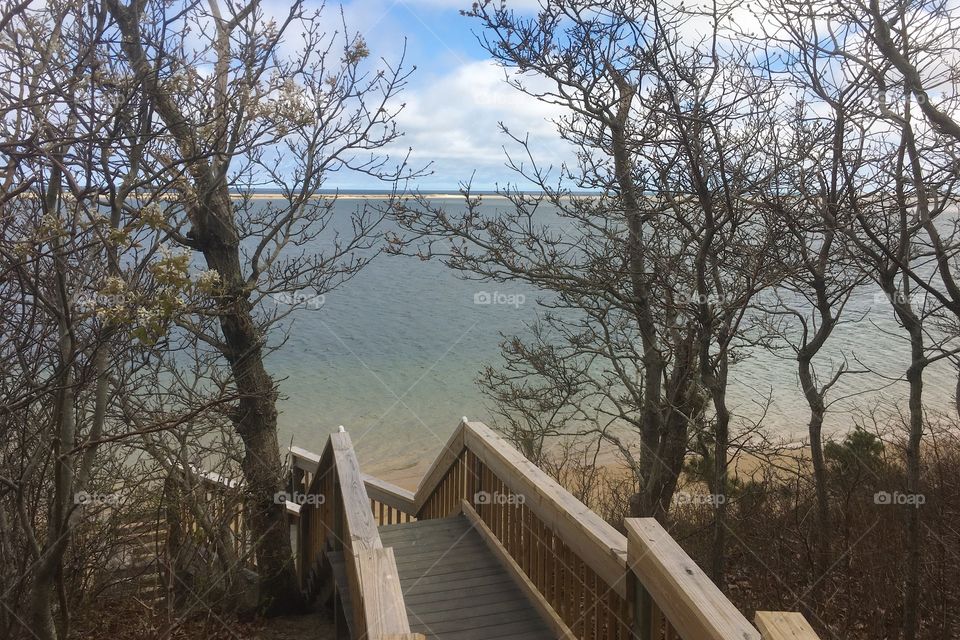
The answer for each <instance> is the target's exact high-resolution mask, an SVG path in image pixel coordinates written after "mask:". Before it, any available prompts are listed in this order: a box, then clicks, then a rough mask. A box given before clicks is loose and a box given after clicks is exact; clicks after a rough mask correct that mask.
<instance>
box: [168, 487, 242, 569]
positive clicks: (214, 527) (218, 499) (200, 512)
mask: <svg viewBox="0 0 960 640" xmlns="http://www.w3.org/2000/svg"><path fill="white" fill-rule="evenodd" d="M241 489H242V487H241V483H240V481H238V480H235V479H231V478H227V477H225V476H223V475H221V474H219V473H215V472H212V471H202V470H199V469H184V468H179V469H175V470H174V471H172V472H171V474H170V477H169V478H168V488H167V490H168V491H175V492H177V493H178V494H179V495H177V496H173V495H171V496H168V500H167V522H168V527H169V528H170V532H169V533H170V536H169V540H170V542H169V544H170V545H171V546H172V547H176V548H179V547H180V546H181V545H182V544H183V543H184V542H185V540H184V536H188V537H190V538H192V539H193V540H194V541H195V542H196V543H197V544H198V545H200V546H203V547H207V548H209V549H212V550H214V551H216V552H218V553H220V554H223V555H225V557H224V558H222V559H223V561H224V562H225V563H226V564H228V565H231V566H233V565H237V566H248V567H249V568H251V569H255V568H256V554H255V553H254V549H253V546H252V543H251V536H250V532H249V529H248V527H247V522H246V517H245V515H244V504H243V494H242V490H241ZM171 509H175V510H176V513H174V511H172V510H171ZM170 551H171V553H175V552H176V551H175V550H174V549H171V550H170Z"/></svg>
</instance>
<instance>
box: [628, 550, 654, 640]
mask: <svg viewBox="0 0 960 640" xmlns="http://www.w3.org/2000/svg"><path fill="white" fill-rule="evenodd" d="M627 599H628V600H627V601H628V602H629V603H630V629H631V632H632V633H631V635H632V636H633V640H653V639H652V638H651V637H650V636H651V634H650V629H651V626H652V625H651V620H650V618H651V616H652V614H653V607H652V600H651V599H650V592H649V591H647V590H646V589H644V588H643V585H642V584H641V583H640V580H639V579H637V574H636V573H635V572H634V571H633V569H632V568H631V567H630V566H629V564H628V565H627Z"/></svg>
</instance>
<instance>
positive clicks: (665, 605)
mask: <svg viewBox="0 0 960 640" xmlns="http://www.w3.org/2000/svg"><path fill="white" fill-rule="evenodd" d="M334 435H335V436H336V435H337V434H334ZM340 436H343V437H345V434H340ZM345 446H346V444H345V443H343V442H342V441H341V444H340V447H341V448H342V447H345ZM329 448H330V447H328V449H329ZM334 450H335V451H336V450H337V449H336V448H334ZM351 453H352V452H351ZM341 457H343V458H345V457H346V455H345V452H341ZM301 460H303V461H306V460H308V457H307V456H301ZM350 460H351V461H349V464H351V465H352V464H355V458H352V457H351V459H350ZM331 461H332V458H331V459H328V453H327V452H325V453H324V456H323V457H322V459H321V460H320V461H319V464H318V465H316V466H314V467H313V468H314V469H316V475H315V480H314V482H315V484H316V485H317V486H316V487H314V488H311V491H314V490H316V491H321V492H324V494H325V495H329V494H330V493H329V492H331V491H334V489H333V488H331V487H329V486H326V485H323V481H324V478H328V479H332V478H334V477H339V475H338V474H339V471H338V474H330V473H328V472H327V471H325V469H329V467H330V465H331ZM347 462H348V461H347V460H344V461H341V462H339V463H338V464H340V465H344V464H346V463H347ZM304 465H305V466H306V465H308V463H307V462H304ZM305 471H309V469H305ZM357 478H360V480H359V481H358V480H357ZM346 479H347V480H349V482H350V483H356V484H357V486H362V488H363V489H364V490H365V491H363V492H361V491H359V490H355V491H353V492H352V493H351V494H350V495H351V499H352V501H353V502H354V503H355V504H361V503H363V504H367V503H369V506H370V508H369V510H367V511H366V517H367V518H369V520H368V521H367V522H366V523H365V525H364V527H365V529H364V531H368V530H369V528H371V527H372V528H373V529H375V528H376V525H377V524H395V523H399V522H408V521H412V520H424V519H431V518H443V517H448V516H451V515H455V514H459V513H464V514H465V515H466V516H467V517H469V518H471V519H472V520H473V521H474V526H475V528H476V529H477V530H478V531H479V532H480V533H481V535H482V536H483V537H484V538H485V541H486V542H487V543H488V546H490V547H491V549H492V550H493V551H494V552H495V553H497V554H500V556H501V560H502V561H503V562H504V563H505V564H506V565H508V569H509V570H510V571H511V572H512V573H514V574H515V577H516V578H517V581H518V582H520V583H521V586H523V587H524V588H525V589H527V592H528V595H529V596H530V597H531V599H532V600H533V602H534V604H535V605H536V606H537V607H538V608H539V609H540V610H541V611H542V612H543V613H544V617H545V619H547V620H548V621H549V622H551V625H552V628H553V631H554V632H555V633H556V636H557V637H558V638H580V639H583V640H627V639H639V640H721V639H722V640H759V639H761V638H762V639H763V640H788V639H793V640H818V638H817V636H816V634H815V633H814V632H813V631H812V629H810V627H809V625H806V623H805V621H803V618H802V616H800V615H799V614H793V613H784V612H766V613H758V614H757V627H754V626H753V625H751V624H750V623H749V621H747V619H746V618H745V617H744V616H743V615H742V614H741V613H740V612H739V611H738V610H737V608H736V607H735V606H734V605H733V603H731V602H730V601H729V600H728V599H727V598H726V596H724V595H723V593H722V592H721V591H720V590H719V589H718V588H717V587H716V585H714V584H713V583H712V582H711V581H710V580H709V578H708V577H707V576H706V575H705V574H704V573H703V571H702V570H700V568H699V567H698V566H697V565H696V563H694V562H693V560H692V559H691V558H690V557H689V556H687V554H686V553H685V552H684V551H683V550H682V549H681V548H680V546H679V545H678V544H677V543H676V541H674V540H673V538H671V537H670V535H669V533H667V532H666V531H665V530H664V529H663V528H662V527H661V526H660V524H659V523H657V522H656V521H655V520H653V519H648V518H642V519H627V520H626V521H625V523H626V529H627V532H628V536H624V535H623V534H621V533H620V532H618V531H617V530H616V529H614V528H613V527H612V526H611V525H610V524H608V523H607V522H605V521H604V520H603V519H602V518H600V517H599V516H597V515H596V514H595V513H594V512H593V511H591V510H590V509H588V508H587V507H586V506H585V505H584V504H583V503H582V502H580V501H579V500H577V499H576V498H574V497H573V496H572V495H571V494H570V493H569V492H568V491H566V490H565V489H564V488H563V487H561V486H560V485H559V484H558V483H557V482H556V481H554V480H553V479H552V478H551V477H549V476H548V475H546V474H545V473H544V472H543V471H541V470H540V469H539V468H538V467H537V466H536V465H534V464H533V463H532V462H530V461H529V460H527V459H526V458H524V457H523V456H522V455H521V454H520V453H519V452H517V451H516V450H515V449H514V448H513V447H511V446H510V445H509V444H508V443H507V442H506V441H504V440H503V439H502V438H500V437H499V436H498V435H497V434H496V433H495V432H493V431H492V430H491V429H490V428H489V427H487V426H486V425H484V424H483V423H480V422H472V421H468V420H467V419H466V418H464V419H463V421H461V423H460V425H459V426H458V427H457V429H456V430H455V431H454V433H453V435H452V436H451V437H450V439H449V440H448V441H447V443H446V445H445V446H444V448H443V450H442V452H441V453H440V455H439V456H438V457H437V459H436V460H435V461H434V462H433V464H432V465H431V466H430V468H429V469H428V471H427V472H426V474H425V475H424V477H423V479H422V481H421V483H420V485H419V486H418V488H417V490H416V491H415V492H410V491H407V490H404V489H401V488H399V487H397V486H395V485H392V484H390V483H388V482H384V481H382V480H379V479H377V478H373V477H371V476H366V475H360V474H359V469H357V470H355V471H354V470H353V469H352V468H351V470H350V472H349V474H347V477H346ZM340 482H341V483H342V482H343V480H341V481H340ZM320 513H321V510H317V511H316V515H314V516H312V517H313V518H322V517H321V516H320ZM354 517H355V518H359V517H360V515H359V514H354ZM303 520H304V518H303V517H302V512H301V523H303ZM334 527H335V525H334V524H332V521H327V520H323V521H322V522H321V521H317V522H315V523H313V524H310V525H308V526H306V527H301V535H302V536H303V535H310V534H311V533H314V535H315V532H316V530H317V529H318V528H320V529H322V530H324V531H326V530H331V531H336V529H335V528H334ZM370 535H372V534H370ZM628 538H629V540H628ZM320 542H321V541H318V540H311V542H310V543H309V545H310V548H311V549H320V548H322V545H321V544H320ZM365 544H369V543H366V542H365ZM308 566H309V565H308ZM397 598H398V599H399V600H400V602H402V594H401V595H398V596H397ZM398 606H399V605H398ZM801 621H803V622H802V624H801ZM804 625H806V626H804ZM758 628H759V630H758ZM801 630H802V633H801Z"/></svg>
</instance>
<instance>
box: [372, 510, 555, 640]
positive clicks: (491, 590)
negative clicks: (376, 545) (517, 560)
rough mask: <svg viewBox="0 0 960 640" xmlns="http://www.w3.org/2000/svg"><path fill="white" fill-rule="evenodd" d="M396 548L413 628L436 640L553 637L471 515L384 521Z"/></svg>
mask: <svg viewBox="0 0 960 640" xmlns="http://www.w3.org/2000/svg"><path fill="white" fill-rule="evenodd" d="M380 540H381V541H382V542H383V544H384V545H388V546H391V547H393V552H394V556H395V558H396V561H397V571H398V574H399V577H400V588H401V590H402V591H403V599H404V603H405V604H406V607H407V617H408V619H409V621H410V630H411V631H413V632H415V633H421V634H423V635H424V636H425V637H427V638H436V639H437V640H484V639H486V638H502V639H503V640H508V639H517V640H519V639H520V638H524V639H530V640H550V639H551V638H553V635H552V634H551V632H550V628H549V626H548V625H547V623H546V621H544V620H543V619H542V618H541V616H540V613H539V612H538V611H537V609H536V607H535V606H534V604H533V603H532V602H531V601H530V600H529V598H528V597H527V595H526V594H525V593H524V592H523V590H522V589H521V588H520V587H519V586H518V585H517V583H516V582H515V581H514V579H513V577H511V575H510V573H509V572H508V571H507V569H506V568H505V567H504V566H503V564H502V563H501V562H500V560H499V559H498V558H497V557H496V556H494V555H493V553H492V552H491V551H490V549H488V548H487V545H486V544H485V543H484V541H483V539H482V537H481V534H480V533H479V532H478V531H477V530H476V529H475V528H474V526H473V525H472V524H471V522H470V521H469V520H468V519H467V517H466V516H464V515H456V516H451V517H448V518H437V519H434V520H422V521H420V522H410V523H405V524H394V525H385V526H381V527H380Z"/></svg>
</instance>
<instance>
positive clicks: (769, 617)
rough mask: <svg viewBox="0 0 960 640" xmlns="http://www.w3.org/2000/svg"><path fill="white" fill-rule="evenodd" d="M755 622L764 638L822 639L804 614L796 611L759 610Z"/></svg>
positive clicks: (781, 639)
mask: <svg viewBox="0 0 960 640" xmlns="http://www.w3.org/2000/svg"><path fill="white" fill-rule="evenodd" d="M753 622H754V624H756V625H757V629H759V631H760V636H761V637H762V638H763V640H820V637H819V636H818V635H817V632H816V631H814V630H813V627H811V626H810V623H809V622H807V619H806V618H804V617H803V614H801V613H797V612H796V611H757V613H756V615H754V617H753Z"/></svg>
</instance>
